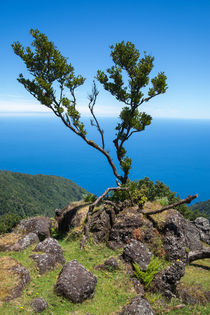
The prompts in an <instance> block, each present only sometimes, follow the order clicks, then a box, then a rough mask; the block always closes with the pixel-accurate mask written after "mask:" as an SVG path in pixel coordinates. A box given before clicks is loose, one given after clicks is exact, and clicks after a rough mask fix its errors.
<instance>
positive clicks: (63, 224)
mask: <svg viewBox="0 0 210 315" xmlns="http://www.w3.org/2000/svg"><path fill="white" fill-rule="evenodd" d="M88 208H89V205H87V204H86V203H84V202H83V203H81V202H72V203H70V204H69V205H68V206H67V207H66V208H64V209H62V210H59V209H56V211H55V219H56V221H57V223H58V232H60V233H67V232H68V231H70V230H71V229H73V228H75V227H78V226H80V225H81V223H82V221H83V219H84V218H85V217H86V213H87V212H88Z"/></svg>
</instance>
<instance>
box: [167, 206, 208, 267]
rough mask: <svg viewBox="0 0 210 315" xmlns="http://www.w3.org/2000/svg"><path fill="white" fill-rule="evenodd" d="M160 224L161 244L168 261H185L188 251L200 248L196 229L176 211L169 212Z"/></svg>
mask: <svg viewBox="0 0 210 315" xmlns="http://www.w3.org/2000/svg"><path fill="white" fill-rule="evenodd" d="M162 224H163V228H162V233H163V235H164V241H163V243H164V249H165V252H166V257H167V259H168V260H170V261H175V260H177V259H182V260H183V261H186V260H187V253H188V252H189V251H194V250H199V249H201V248H202V244H201V242H200V235H199V232H198V230H197V228H196V227H195V225H194V224H193V223H191V222H190V221H188V220H187V219H185V218H184V217H183V216H182V215H181V214H180V213H179V212H178V211H176V210H169V211H168V213H167V214H166V218H165V221H164V223H162Z"/></svg>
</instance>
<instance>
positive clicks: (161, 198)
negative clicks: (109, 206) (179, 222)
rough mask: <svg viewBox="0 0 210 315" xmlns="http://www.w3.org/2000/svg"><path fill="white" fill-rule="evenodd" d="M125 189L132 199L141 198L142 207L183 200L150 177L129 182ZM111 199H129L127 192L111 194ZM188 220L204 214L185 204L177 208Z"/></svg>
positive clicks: (164, 204)
mask: <svg viewBox="0 0 210 315" xmlns="http://www.w3.org/2000/svg"><path fill="white" fill-rule="evenodd" d="M123 187H128V188H129V191H130V194H131V196H132V197H134V199H135V196H137V195H138V196H139V202H140V203H142V205H143V204H144V203H145V202H146V201H147V200H148V201H155V200H156V201H158V202H159V203H160V204H161V205H162V206H167V205H169V204H173V203H175V202H177V201H179V200H180V199H181V198H180V197H179V195H177V194H176V192H172V191H171V190H170V188H169V187H168V186H167V185H165V184H164V183H163V182H161V181H159V180H157V181H156V183H154V182H153V181H151V180H150V179H149V178H148V177H145V178H143V179H140V180H138V181H128V183H127V184H126V185H124V186H123ZM109 199H111V200H112V201H115V202H119V201H124V200H126V199H128V194H127V192H125V191H115V192H112V193H111V194H110V197H109ZM176 210H178V211H179V212H180V213H181V214H182V215H183V216H184V217H185V218H186V219H189V220H194V219H196V218H197V217H199V216H202V215H203V214H202V213H200V212H199V211H192V210H191V208H189V207H188V206H186V205H185V204H182V205H179V206H178V207H176Z"/></svg>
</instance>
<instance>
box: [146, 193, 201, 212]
mask: <svg viewBox="0 0 210 315" xmlns="http://www.w3.org/2000/svg"><path fill="white" fill-rule="evenodd" d="M197 197H198V195H193V196H188V197H187V198H185V199H182V200H180V201H178V202H175V203H173V204H171V205H168V206H166V207H163V208H161V209H158V210H154V211H150V212H147V211H142V213H143V214H146V215H151V214H157V213H161V212H163V211H165V210H169V209H172V208H175V207H177V206H179V205H182V204H184V203H190V202H191V201H192V200H193V199H195V198H197Z"/></svg>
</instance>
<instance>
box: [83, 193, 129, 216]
mask: <svg viewBox="0 0 210 315" xmlns="http://www.w3.org/2000/svg"><path fill="white" fill-rule="evenodd" d="M113 190H115V191H127V192H128V193H129V191H128V188H126V187H110V188H107V190H105V192H104V193H103V194H102V195H101V196H99V197H98V198H97V199H96V201H94V202H93V203H92V205H90V207H89V212H92V211H93V209H94V208H95V207H96V206H97V205H98V204H99V203H100V201H101V200H102V199H103V198H104V197H105V196H106V195H107V194H108V193H109V192H110V191H113ZM129 197H130V194H129Z"/></svg>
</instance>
